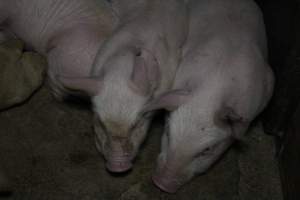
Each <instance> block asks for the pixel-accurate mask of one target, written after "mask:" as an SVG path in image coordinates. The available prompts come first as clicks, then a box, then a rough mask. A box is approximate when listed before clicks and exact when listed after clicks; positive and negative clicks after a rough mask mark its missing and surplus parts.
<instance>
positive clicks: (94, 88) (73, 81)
mask: <svg viewBox="0 0 300 200" xmlns="http://www.w3.org/2000/svg"><path fill="white" fill-rule="evenodd" d="M58 80H59V81H60V82H61V83H62V84H63V86H64V87H66V88H68V89H71V90H78V91H81V92H85V93H87V94H88V95H90V96H96V95H97V94H98V93H99V90H100V87H101V82H102V81H101V79H100V78H98V77H66V76H58Z"/></svg>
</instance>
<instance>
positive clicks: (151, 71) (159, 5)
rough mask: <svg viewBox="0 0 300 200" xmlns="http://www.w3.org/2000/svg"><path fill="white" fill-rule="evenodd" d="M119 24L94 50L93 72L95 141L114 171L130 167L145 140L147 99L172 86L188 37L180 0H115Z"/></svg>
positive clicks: (110, 168)
mask: <svg viewBox="0 0 300 200" xmlns="http://www.w3.org/2000/svg"><path fill="white" fill-rule="evenodd" d="M112 5H113V10H114V11H115V12H116V15H117V16H119V18H120V24H119V26H118V28H117V30H116V31H115V32H114V34H113V35H112V37H110V38H109V40H107V41H106V42H105V43H104V45H103V48H101V51H100V52H99V53H98V55H97V59H96V62H95V63H94V68H93V70H92V74H91V76H93V77H100V79H101V84H100V85H101V86H100V88H101V89H100V92H99V93H98V94H96V95H95V96H94V98H93V104H94V110H95V113H96V116H95V124H96V126H95V129H96V133H97V138H96V142H97V145H98V149H99V150H100V151H102V153H103V155H104V157H105V158H106V160H107V168H108V170H110V171H112V172H123V171H126V170H128V169H130V168H131V167H132V161H133V160H134V158H135V156H136V154H137V152H138V149H139V146H140V145H141V143H142V142H143V141H144V138H145V136H146V132H147V128H148V125H149V122H150V119H151V114H150V113H149V114H146V115H145V114H144V112H143V110H144V106H145V104H146V103H147V102H148V101H149V100H151V98H153V97H156V96H158V95H159V94H161V93H163V92H165V91H167V90H169V89H170V88H171V86H172V83H173V80H174V77H175V73H176V70H177V67H178V65H179V61H180V59H181V55H182V51H181V50H182V48H181V47H182V46H183V44H184V42H185V39H186V36H187V29H188V27H187V16H186V7H185V4H184V1H183V0H164V1H161V0H138V1H133V0H115V1H112Z"/></svg>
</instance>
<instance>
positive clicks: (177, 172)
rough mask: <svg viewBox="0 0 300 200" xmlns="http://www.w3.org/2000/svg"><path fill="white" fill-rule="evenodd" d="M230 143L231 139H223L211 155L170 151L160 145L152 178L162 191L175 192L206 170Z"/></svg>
mask: <svg viewBox="0 0 300 200" xmlns="http://www.w3.org/2000/svg"><path fill="white" fill-rule="evenodd" d="M231 143H232V139H229V138H227V139H224V141H223V142H221V143H220V144H218V145H217V146H216V147H215V150H214V152H213V153H211V155H207V156H201V157H193V156H192V155H189V154H185V153H181V152H176V150H173V151H172V150H170V148H168V147H167V148H166V147H162V148H163V150H162V152H161V153H160V155H159V157H158V160H157V169H156V171H155V172H154V174H153V176H152V180H153V182H154V184H155V185H156V186H157V187H158V188H159V189H161V190H162V191H165V192H168V193H175V192H177V190H178V189H180V188H181V187H182V186H183V185H184V184H186V183H187V182H189V181H190V180H192V178H193V177H195V176H196V175H198V174H202V173H204V172H206V171H207V169H209V168H210V167H211V166H212V165H213V164H214V163H215V162H216V161H217V160H218V159H219V158H220V156H221V155H222V154H223V153H224V152H225V151H226V149H227V148H228V147H229V146H230V144H231ZM176 153H177V155H176ZM174 155H175V156H174Z"/></svg>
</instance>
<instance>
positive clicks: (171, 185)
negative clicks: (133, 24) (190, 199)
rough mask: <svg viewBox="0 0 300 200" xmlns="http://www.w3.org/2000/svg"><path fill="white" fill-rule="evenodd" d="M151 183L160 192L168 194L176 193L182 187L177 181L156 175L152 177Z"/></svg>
mask: <svg viewBox="0 0 300 200" xmlns="http://www.w3.org/2000/svg"><path fill="white" fill-rule="evenodd" d="M152 181H153V183H154V184H155V186H156V187H158V188H159V189H160V190H162V191H164V192H167V193H170V194H174V193H176V192H177V191H178V189H179V188H180V187H181V185H182V184H181V183H180V182H179V181H178V180H176V179H174V178H171V177H164V176H160V175H157V174H154V175H153V176H152Z"/></svg>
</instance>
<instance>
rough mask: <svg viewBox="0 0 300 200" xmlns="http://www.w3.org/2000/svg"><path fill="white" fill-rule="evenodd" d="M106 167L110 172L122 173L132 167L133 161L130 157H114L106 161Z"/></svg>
mask: <svg viewBox="0 0 300 200" xmlns="http://www.w3.org/2000/svg"><path fill="white" fill-rule="evenodd" d="M106 168H107V169H108V170H109V171H110V172H114V173H122V172H126V171H128V170H130V169H131V168H132V162H131V161H130V160H128V159H114V160H109V161H107V162H106Z"/></svg>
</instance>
